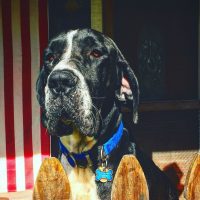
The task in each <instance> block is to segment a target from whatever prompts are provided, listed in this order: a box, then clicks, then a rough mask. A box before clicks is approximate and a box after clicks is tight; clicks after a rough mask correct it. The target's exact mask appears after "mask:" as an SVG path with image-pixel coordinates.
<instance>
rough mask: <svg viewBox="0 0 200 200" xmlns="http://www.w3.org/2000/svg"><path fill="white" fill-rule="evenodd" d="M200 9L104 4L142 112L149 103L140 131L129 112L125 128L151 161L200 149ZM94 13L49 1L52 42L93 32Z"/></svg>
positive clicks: (143, 0) (76, 3)
mask: <svg viewBox="0 0 200 200" xmlns="http://www.w3.org/2000/svg"><path fill="white" fill-rule="evenodd" d="M198 7H199V5H198V0H193V1H191V0H168V1H167V0H165V1H158V0H151V1H149V0H140V1H139V0H126V1H123V0H110V1H108V0H107V1H106V0H104V1H103V32H104V33H105V34H107V35H109V36H110V37H112V38H113V39H114V41H115V42H116V43H117V45H118V46H119V48H120V49H121V51H122V52H123V54H124V56H125V57H126V58H127V60H128V62H129V63H130V65H131V67H132V68H133V69H134V71H135V73H136V75H137V77H138V79H139V84H140V91H141V106H140V108H142V106H143V104H144V103H145V102H148V103H149V104H148V106H149V108H150V109H148V110H145V109H140V110H139V111H140V112H139V123H138V124H137V125H133V123H132V120H131V117H130V113H129V112H124V118H125V122H126V124H127V125H128V126H130V128H131V129H132V130H133V134H134V137H135V138H136V140H137V141H138V142H139V144H140V146H141V147H142V148H143V149H144V151H145V152H146V153H147V154H149V155H151V154H152V152H156V151H159V152H160V151H173V150H192V149H198V146H199V144H198V141H199V140H198V110H197V108H196V107H195V106H194V105H196V104H197V105H199V103H198V102H197V99H198V14H199V13H198V12H199V11H198ZM90 9H91V8H90V1H89V0H84V1H82V0H60V1H56V0H49V38H52V37H54V36H55V35H57V34H58V33H60V32H63V31H67V30H69V29H76V28H84V27H90V24H91V20H90V12H91V10H90ZM185 100H187V101H185ZM163 102H164V104H162V103H163ZM183 102H184V104H182V103H183ZM194 102H196V104H193V103H194ZM159 103H161V106H160V107H159V109H158V108H157V107H158V106H157V105H158V104H159ZM170 103H171V104H172V107H170V106H169V105H171V104H170ZM197 107H198V106H197ZM180 108H181V109H180ZM149 110H150V111H149ZM133 134H132V136H131V137H133ZM55 140H56V139H53V141H54V142H53V146H52V149H53V151H52V152H53V155H54V152H55V148H57V147H56V145H55V144H56V142H55Z"/></svg>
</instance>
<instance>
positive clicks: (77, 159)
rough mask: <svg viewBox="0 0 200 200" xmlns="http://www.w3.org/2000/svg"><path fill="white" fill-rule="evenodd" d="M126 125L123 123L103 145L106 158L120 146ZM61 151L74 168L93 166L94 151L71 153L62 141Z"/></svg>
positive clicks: (60, 143)
mask: <svg viewBox="0 0 200 200" xmlns="http://www.w3.org/2000/svg"><path fill="white" fill-rule="evenodd" d="M123 129H124V125H123V122H122V121H121V123H120V125H119V127H118V129H117V131H116V132H115V133H114V134H113V136H112V137H111V138H110V139H109V140H108V141H107V142H106V143H104V144H103V145H102V148H103V154H104V156H108V155H109V154H110V153H111V152H112V151H113V150H114V149H115V148H116V147H117V145H118V143H119V141H120V140H121V138H122V135H123ZM59 147H60V151H61V152H62V153H63V154H64V155H65V157H66V158H67V160H68V162H69V164H70V165H71V166H72V167H76V166H77V167H80V168H86V167H87V166H91V165H92V163H91V157H92V149H90V150H89V151H84V152H82V153H80V154H77V153H73V152H69V150H68V149H67V148H66V147H65V146H64V145H63V144H62V142H61V140H59Z"/></svg>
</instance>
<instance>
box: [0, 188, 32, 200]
mask: <svg viewBox="0 0 200 200" xmlns="http://www.w3.org/2000/svg"><path fill="white" fill-rule="evenodd" d="M31 199H32V191H31V190H26V191H23V192H9V193H0V200H31Z"/></svg>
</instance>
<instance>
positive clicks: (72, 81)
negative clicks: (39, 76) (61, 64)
mask: <svg viewBox="0 0 200 200" xmlns="http://www.w3.org/2000/svg"><path fill="white" fill-rule="evenodd" d="M77 82H78V77H77V76H76V75H74V74H73V72H71V71H69V70H55V71H53V72H52V73H51V74H50V76H49V79H48V87H49V89H50V90H51V92H52V93H53V94H54V95H55V96H58V95H67V94H68V93H69V92H70V91H71V90H72V89H73V88H74V87H75V86H76V84H77Z"/></svg>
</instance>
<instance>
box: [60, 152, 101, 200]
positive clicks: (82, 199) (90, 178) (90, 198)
mask: <svg viewBox="0 0 200 200" xmlns="http://www.w3.org/2000/svg"><path fill="white" fill-rule="evenodd" d="M61 163H62V165H63V167H64V169H65V171H66V173H67V175H68V179H69V183H70V188H71V200H99V197H98V194H97V186H96V183H95V174H94V173H93V172H92V170H91V169H90V168H89V167H88V168H85V169H83V168H73V167H71V166H70V165H69V163H68V161H67V159H66V157H65V156H64V155H62V157H61Z"/></svg>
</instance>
